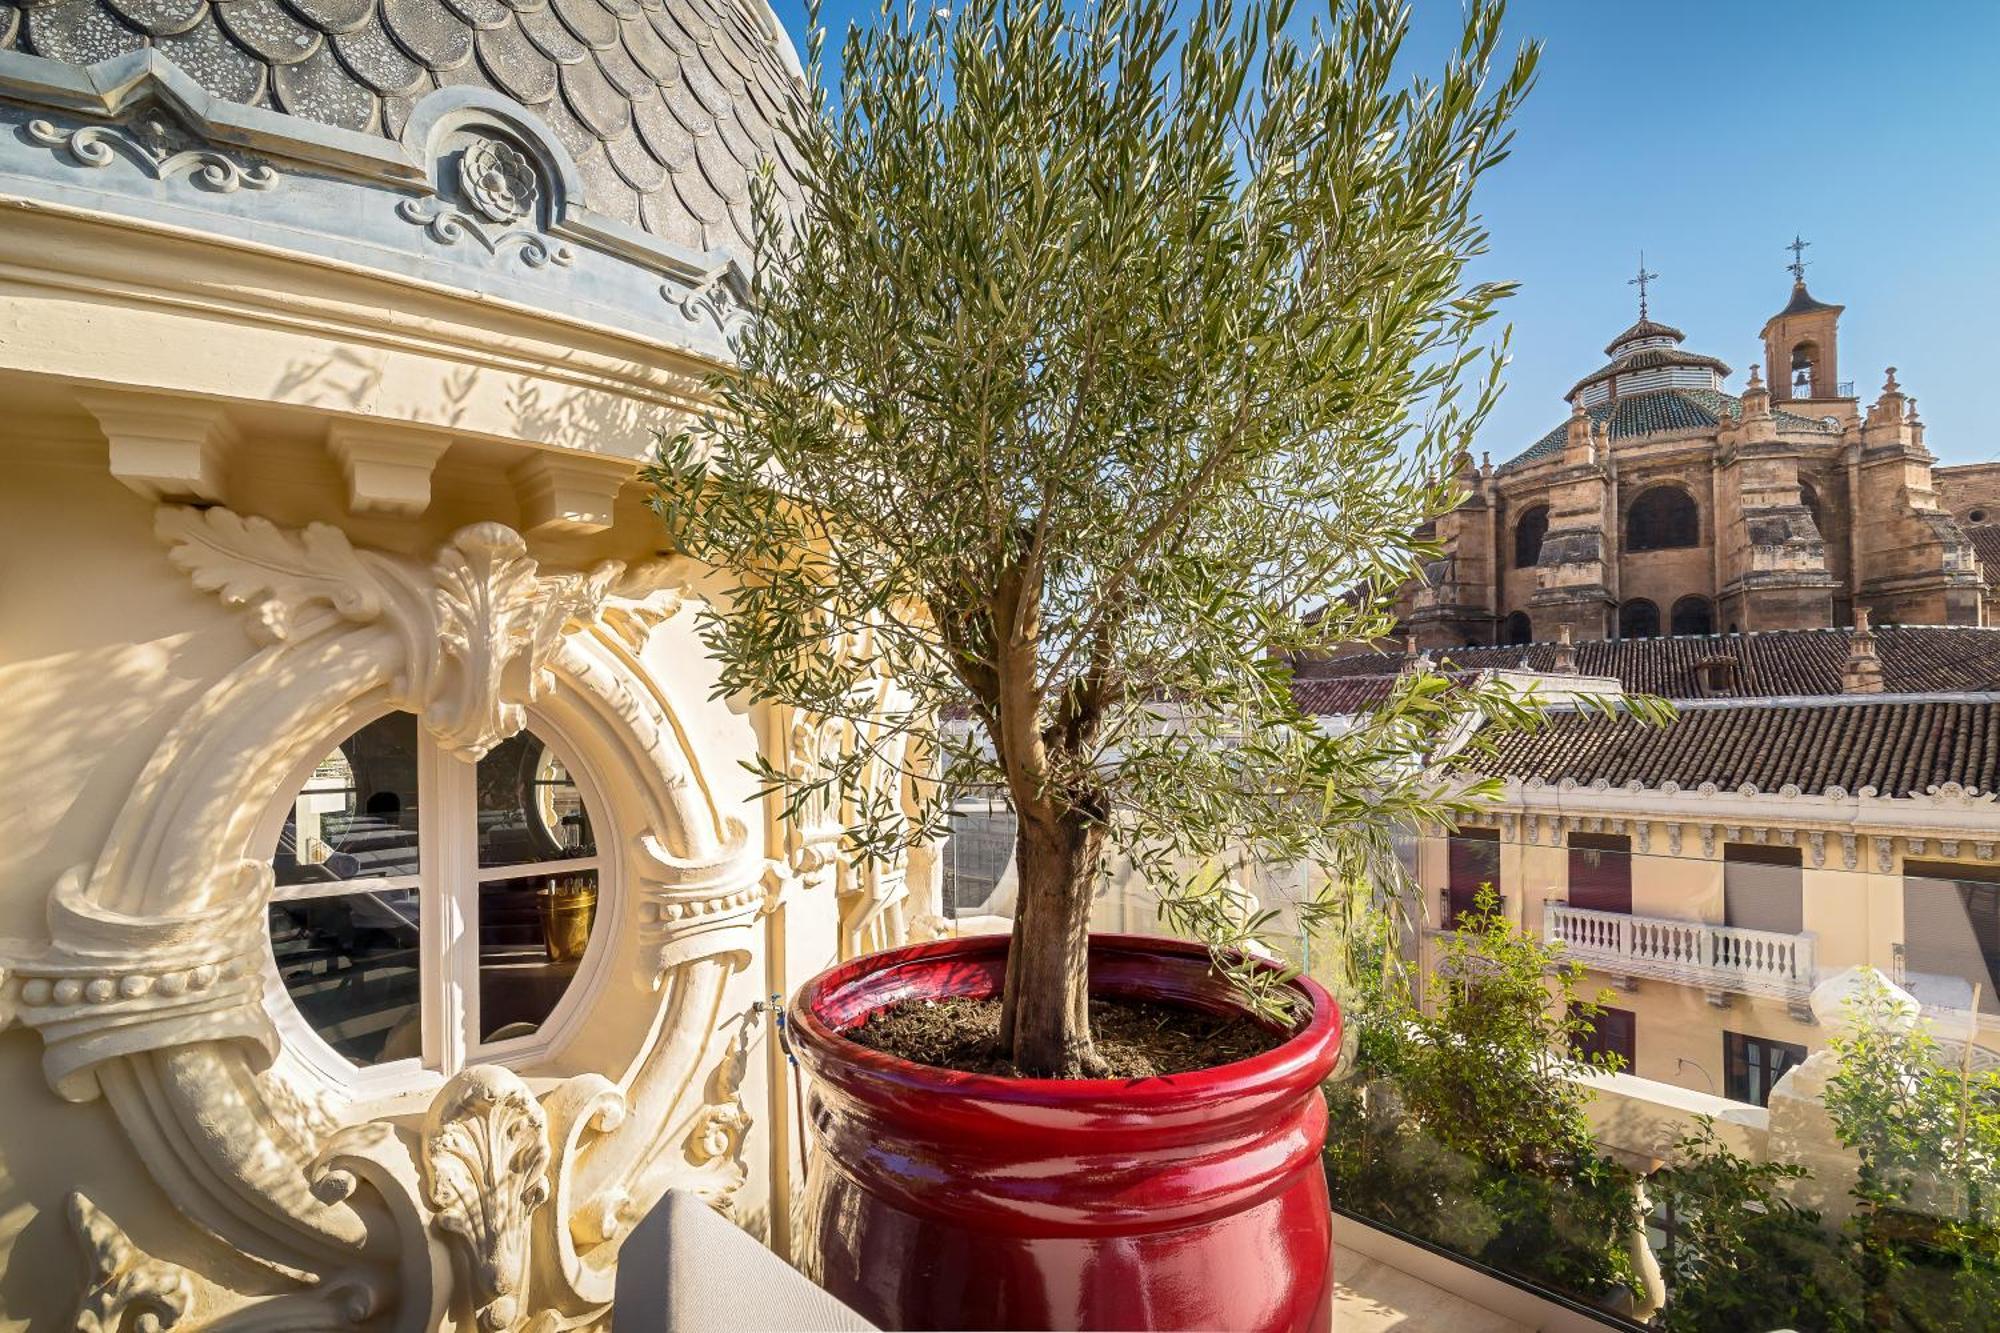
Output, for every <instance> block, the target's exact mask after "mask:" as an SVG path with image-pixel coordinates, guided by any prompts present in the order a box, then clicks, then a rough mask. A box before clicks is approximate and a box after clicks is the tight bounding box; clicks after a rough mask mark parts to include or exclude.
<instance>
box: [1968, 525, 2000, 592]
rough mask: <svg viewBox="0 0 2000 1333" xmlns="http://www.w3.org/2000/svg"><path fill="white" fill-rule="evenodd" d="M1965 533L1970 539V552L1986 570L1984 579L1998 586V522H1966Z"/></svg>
mask: <svg viewBox="0 0 2000 1333" xmlns="http://www.w3.org/2000/svg"><path fill="white" fill-rule="evenodd" d="M1965 535H1966V536H1967V537H1969V538H1971V539H1972V553H1973V555H1974V556H1975V557H1976V558H1977V559H1978V561H1979V563H1980V564H1981V565H1982V566H1984V568H1985V570H1986V581H1987V582H1988V583H1989V584H1992V585H1994V586H1996V587H2000V523H1968V524H1966V525H1965Z"/></svg>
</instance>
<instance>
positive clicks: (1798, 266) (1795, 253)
mask: <svg viewBox="0 0 2000 1333" xmlns="http://www.w3.org/2000/svg"><path fill="white" fill-rule="evenodd" d="M1811 244H1812V242H1811V241H1805V240H1800V239H1799V236H1798V233H1797V232H1794V233H1792V243H1791V244H1790V245H1788V246H1786V247H1785V248H1786V249H1787V250H1790V251H1791V252H1792V262H1791V263H1789V264H1787V265H1785V267H1786V268H1787V269H1789V270H1791V274H1792V281H1794V282H1798V283H1803V282H1804V281H1805V280H1806V260H1805V254H1806V247H1807V246H1809V245H1811Z"/></svg>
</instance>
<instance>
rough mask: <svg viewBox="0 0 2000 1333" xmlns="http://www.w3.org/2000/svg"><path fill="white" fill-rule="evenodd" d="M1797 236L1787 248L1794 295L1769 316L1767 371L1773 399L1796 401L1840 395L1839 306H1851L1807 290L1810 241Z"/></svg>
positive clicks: (1765, 354)
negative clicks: (1808, 247) (1789, 256)
mask: <svg viewBox="0 0 2000 1333" xmlns="http://www.w3.org/2000/svg"><path fill="white" fill-rule="evenodd" d="M1811 244H1812V242H1811V241H1806V240H1801V239H1799V238H1798V237H1796V236H1794V237H1793V238H1792V243H1791V244H1790V245H1788V246H1786V247H1785V248H1786V249H1788V250H1790V251H1791V252H1792V262H1791V263H1790V264H1787V265H1786V266H1785V267H1786V268H1788V269H1789V270H1790V271H1791V274H1792V299H1791V301H1790V302H1789V303H1788V304H1787V305H1786V306H1785V308H1784V309H1783V310H1780V311H1779V312H1778V313H1777V314H1775V315H1773V316H1771V317H1770V318H1769V319H1767V320H1765V321H1764V376H1765V378H1766V379H1767V380H1768V381H1769V382H1770V386H1771V401H1772V402H1774V403H1793V402H1811V401H1815V400H1818V401H1824V400H1826V399H1830V398H1839V397H1841V396H1842V395H1841V392H1840V378H1839V377H1840V359H1839V352H1840V347H1839V340H1840V312H1841V311H1843V310H1845V309H1846V308H1847V307H1845V306H1838V305H1828V304H1827V303H1826V302H1825V301H1820V300H1815V299H1814V297H1813V294H1812V293H1811V292H1809V291H1807V290H1806V262H1805V258H1804V255H1805V251H1806V247H1807V246H1809V245H1811Z"/></svg>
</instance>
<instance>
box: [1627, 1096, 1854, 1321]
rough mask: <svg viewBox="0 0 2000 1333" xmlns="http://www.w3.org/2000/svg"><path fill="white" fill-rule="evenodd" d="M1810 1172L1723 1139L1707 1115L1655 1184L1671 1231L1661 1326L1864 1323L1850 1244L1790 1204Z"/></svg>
mask: <svg viewBox="0 0 2000 1333" xmlns="http://www.w3.org/2000/svg"><path fill="white" fill-rule="evenodd" d="M1806 1174H1807V1172H1806V1169H1805V1168H1804V1167H1802V1166H1793V1165H1789V1164H1786V1163H1779V1162H1757V1161H1752V1160H1751V1159H1749V1158H1747V1157H1743V1156H1742V1155H1740V1154H1738V1153H1736V1152H1735V1151H1733V1150H1732V1149H1731V1148H1730V1147H1729V1145H1727V1144H1726V1143H1723V1142H1722V1141H1721V1139H1719V1138H1718V1137H1717V1136H1716V1133H1715V1122H1714V1121H1713V1120H1711V1119H1709V1118H1708V1117H1706V1116H1704V1117H1702V1119H1701V1121H1700V1122H1699V1127H1698V1128H1697V1129H1696V1130H1695V1132H1694V1133H1692V1134H1690V1135H1688V1136H1687V1137H1686V1138H1684V1139H1682V1140H1681V1141H1680V1142H1679V1143H1678V1144H1676V1145H1675V1147H1674V1159H1673V1163H1672V1165H1670V1166H1668V1167H1667V1168H1666V1169H1664V1170H1662V1171H1660V1172H1658V1173H1657V1174H1655V1175H1654V1176H1653V1177H1652V1179H1651V1180H1650V1181H1649V1186H1650V1188H1651V1191H1652V1196H1653V1200H1654V1202H1656V1203H1659V1204H1661V1205H1663V1206H1664V1207H1665V1208H1666V1210H1667V1213H1668V1216H1669V1217H1670V1218H1672V1220H1673V1226H1672V1229H1671V1230H1670V1232H1669V1233H1668V1238H1667V1245H1666V1249H1665V1250H1664V1252H1663V1253H1662V1254H1661V1265H1660V1266H1661V1269H1662V1270H1663V1275H1664V1276H1665V1278H1666V1280H1667V1285H1668V1293H1669V1295H1668V1301H1667V1308H1666V1309H1665V1311H1663V1312H1662V1314H1661V1316H1660V1319H1659V1324H1660V1326H1661V1327H1663V1328H1667V1329H1672V1330H1675V1331H1676V1333H1681V1331H1683V1330H1685V1331H1686V1333H1705V1331H1706V1330H1709V1329H1775V1328H1789V1329H1794V1330H1797V1333H1821V1331H1822V1330H1838V1329H1847V1328H1853V1327H1856V1325H1855V1323H1854V1322H1853V1321H1854V1318H1855V1316H1856V1313H1857V1312H1858V1311H1859V1310H1860V1308H1861V1300H1860V1286H1859V1281H1858V1279H1857V1278H1856V1276H1855V1273H1854V1270H1853V1268H1852V1266H1851V1265H1850V1264H1849V1262H1848V1256H1847V1254H1846V1253H1845V1246H1844V1244H1843V1242H1842V1241H1841V1240H1840V1239H1839V1238H1838V1237H1836V1236H1834V1235H1833V1234H1831V1233H1829V1232H1828V1231H1827V1230H1826V1229H1825V1227H1824V1225H1823V1224H1822V1221H1821V1218H1820V1215H1819V1213H1817V1212H1815V1211H1814V1210H1812V1209H1810V1208H1802V1207H1800V1206H1798V1205H1797V1204H1795V1203H1793V1202H1791V1200H1790V1199H1789V1198H1788V1197H1787V1194H1786V1186H1787V1184H1788V1183H1789V1182H1791V1181H1794V1180H1799V1179H1802V1178H1804V1177H1805V1176H1806Z"/></svg>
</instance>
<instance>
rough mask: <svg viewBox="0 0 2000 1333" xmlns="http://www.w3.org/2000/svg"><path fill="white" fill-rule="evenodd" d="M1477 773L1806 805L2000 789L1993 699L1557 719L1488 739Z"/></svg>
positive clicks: (1998, 721) (1998, 708)
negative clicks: (1942, 788)
mask: <svg viewBox="0 0 2000 1333" xmlns="http://www.w3.org/2000/svg"><path fill="white" fill-rule="evenodd" d="M1480 768H1481V770H1482V771H1483V772H1487V773H1490V774H1492V775H1493V776H1495V777H1503V778H1514V779H1527V778H1541V779H1543V780H1544V781H1547V782H1558V781H1560V780H1562V779H1563V778H1570V779H1573V780H1575V781H1577V782H1579V783H1590V782H1595V781H1598V780H1602V781H1604V782H1606V783H1608V784H1610V785H1611V786H1613V787H1621V786H1624V785H1626V784H1627V783H1632V782H1637V783H1640V784H1642V785H1644V786H1647V787H1659V786H1661V785H1663V784H1665V783H1669V782H1672V783H1675V784H1677V785H1679V786H1680V787H1681V788H1683V789H1685V790H1695V789H1697V788H1699V787H1700V786H1701V784H1703V783H1709V782H1712V783H1714V784H1715V786H1716V788H1717V789H1719V790H1721V791H1725V792H1728V791H1735V790H1737V789H1738V788H1740V787H1742V786H1744V785H1746V784H1748V785H1751V786H1754V787H1756V788H1757V789H1758V790H1759V791H1761V792H1779V791H1781V790H1783V789H1784V788H1786V787H1788V786H1790V787H1796V788H1798V790H1799V791H1800V792H1801V793H1802V794H1805V795H1809V796H1810V795H1821V794H1825V793H1826V792H1827V791H1828V789H1829V788H1840V789H1842V790H1844V791H1845V792H1846V793H1848V794H1850V795H1852V794H1854V793H1857V792H1859V791H1861V789H1862V788H1864V787H1872V788H1874V789H1875V794H1876V795H1879V796H1894V797H1902V796H1911V795H1917V794H1921V793H1923V792H1925V791H1926V790H1928V789H1929V788H1932V787H1935V786H1939V785H1941V784H1944V783H1951V782H1955V783H1958V784H1959V785H1960V786H1962V787H1966V788H1976V789H1977V790H1979V791H1982V792H1983V791H1991V790H1993V789H1995V788H1996V787H2000V701H1996V702H1978V703H1974V702H1945V701H1940V700H1921V701H1895V700H1882V701H1880V702H1872V701H1871V702H1869V703H1867V704H1857V703H1852V702H1849V701H1846V700H1841V701H1833V700H1827V701H1823V702H1819V703H1812V704H1791V705H1776V704H1747V705H1731V706H1724V707H1714V706H1707V707H1701V706H1697V707H1692V708H1688V709H1686V710H1684V711H1683V712H1682V713H1681V714H1680V716H1679V717H1678V718H1676V719H1675V720H1674V721H1673V722H1672V723H1671V724H1669V725H1667V726H1664V727H1654V726H1647V725H1644V724H1641V723H1639V722H1636V721H1634V720H1632V719H1630V718H1606V717H1603V716H1601V715H1598V714H1594V713H1577V712H1563V713H1557V714H1555V715H1553V716H1552V717H1551V718H1550V719H1549V721H1548V723H1547V725H1546V726H1544V727H1543V728H1542V729H1541V730H1539V731H1537V732H1535V733H1532V734H1530V733H1519V732H1517V733H1513V734H1509V735H1505V736H1500V737H1497V738H1495V751H1494V753H1493V755H1492V756H1491V758H1489V759H1483V760H1482V761H1481V764H1480Z"/></svg>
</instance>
